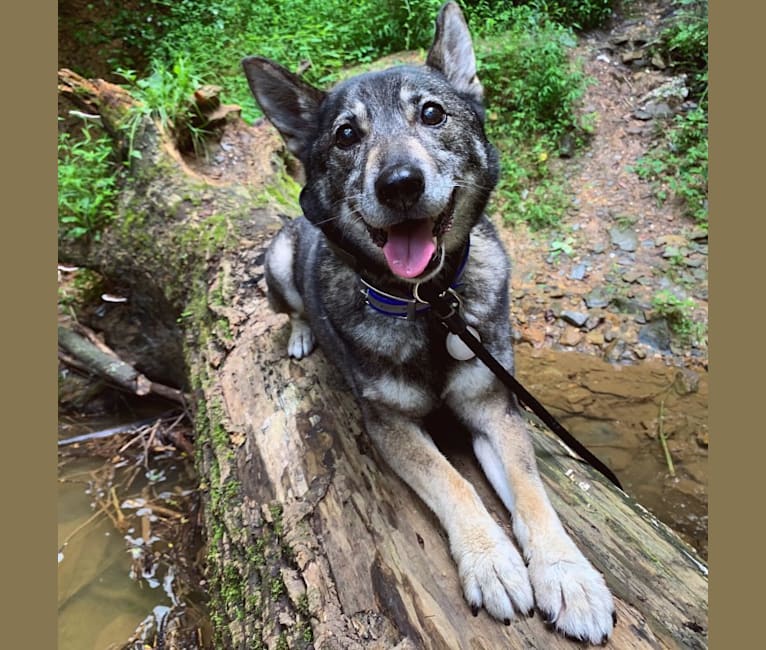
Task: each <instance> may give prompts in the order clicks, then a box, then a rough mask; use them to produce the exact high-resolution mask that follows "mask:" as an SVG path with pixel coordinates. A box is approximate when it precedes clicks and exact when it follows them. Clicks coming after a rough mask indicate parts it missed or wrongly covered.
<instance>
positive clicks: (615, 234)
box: [609, 226, 638, 253]
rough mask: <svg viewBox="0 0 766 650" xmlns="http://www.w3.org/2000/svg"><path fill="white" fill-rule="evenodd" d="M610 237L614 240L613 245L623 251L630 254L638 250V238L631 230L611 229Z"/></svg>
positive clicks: (615, 227) (616, 227)
mask: <svg viewBox="0 0 766 650" xmlns="http://www.w3.org/2000/svg"><path fill="white" fill-rule="evenodd" d="M609 236H610V237H611V239H612V244H614V245H615V246H617V247H618V248H619V249H620V250H622V251H625V252H628V253H630V252H633V251H635V250H636V249H637V248H638V236H637V235H636V233H635V231H634V230H632V229H630V228H619V227H618V226H614V227H613V228H610V229H609Z"/></svg>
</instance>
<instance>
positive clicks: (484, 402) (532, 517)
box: [450, 392, 615, 643]
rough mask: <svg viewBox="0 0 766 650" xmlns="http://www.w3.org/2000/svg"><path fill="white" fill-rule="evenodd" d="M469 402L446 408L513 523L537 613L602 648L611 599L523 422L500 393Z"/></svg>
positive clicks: (611, 623)
mask: <svg viewBox="0 0 766 650" xmlns="http://www.w3.org/2000/svg"><path fill="white" fill-rule="evenodd" d="M471 397H472V399H470V400H466V399H451V400H450V404H451V406H452V407H453V408H454V409H455V411H456V412H457V413H458V415H459V416H460V417H461V419H462V420H463V421H464V422H465V423H466V424H467V425H468V426H469V428H470V429H471V431H472V432H473V435H474V451H475V453H476V456H477V458H478V460H479V463H480V464H481V466H482V468H483V469H484V472H485V474H486V475H487V478H488V479H489V481H490V482H491V483H492V485H493V487H494V488H495V491H496V492H497V494H498V495H499V496H500V498H501V500H502V501H503V503H504V504H505V506H506V507H507V508H508V509H509V511H510V512H511V514H512V515H513V532H514V535H515V536H516V539H517V541H518V543H519V545H520V546H521V549H522V553H523V555H524V558H525V560H526V561H527V562H528V569H529V578H530V580H531V582H532V587H533V589H534V592H535V600H536V602H537V607H538V609H539V610H540V611H541V612H542V613H543V615H544V616H545V617H546V619H547V620H548V621H550V622H551V623H552V624H553V625H554V626H555V627H556V629H558V630H559V631H561V632H563V633H564V634H566V635H568V636H570V637H572V638H576V639H578V640H582V641H587V642H590V643H603V642H605V641H606V639H607V638H608V637H609V635H610V634H611V632H612V629H613V626H614V621H615V619H614V616H615V614H614V604H613V601H612V596H611V594H610V593H609V590H608V588H607V586H606V583H605V582H604V578H603V576H602V575H601V574H600V573H598V571H596V570H595V569H594V568H593V567H592V566H591V564H590V562H588V560H587V559H586V558H585V556H584V555H583V554H582V553H581V552H580V550H579V549H578V548H577V546H575V544H574V542H573V541H572V540H571V538H570V537H569V535H568V534H567V532H566V531H565V530H564V527H563V526H562V524H561V522H560V520H559V518H558V515H557V514H556V512H555V511H554V509H553V506H552V505H551V503H550V501H549V499H548V496H547V494H546V493H545V489H544V487H543V483H542V479H541V478H540V475H539V473H538V470H537V463H536V461H535V455H534V449H533V447H532V442H531V440H530V438H529V434H528V432H527V428H526V425H525V423H524V420H523V419H522V417H521V415H520V414H519V413H518V412H516V411H515V408H514V407H512V406H511V405H510V402H509V400H508V399H507V397H506V396H505V394H503V393H502V392H487V394H486V395H485V396H476V395H474V396H471Z"/></svg>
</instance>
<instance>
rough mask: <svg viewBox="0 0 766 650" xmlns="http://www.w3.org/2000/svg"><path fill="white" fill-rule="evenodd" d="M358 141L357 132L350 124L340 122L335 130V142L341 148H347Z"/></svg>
mask: <svg viewBox="0 0 766 650" xmlns="http://www.w3.org/2000/svg"><path fill="white" fill-rule="evenodd" d="M357 142H359V134H358V133H357V132H356V129H355V128H354V127H353V126H351V125H350V124H342V125H341V126H339V127H338V130H337V131H335V144H336V145H337V146H339V147H340V148H341V149H348V147H351V146H353V145H355V144H356V143H357Z"/></svg>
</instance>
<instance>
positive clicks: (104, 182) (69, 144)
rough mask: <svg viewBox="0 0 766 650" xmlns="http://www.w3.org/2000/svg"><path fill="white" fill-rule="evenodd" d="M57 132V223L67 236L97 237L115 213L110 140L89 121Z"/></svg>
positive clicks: (63, 234)
mask: <svg viewBox="0 0 766 650" xmlns="http://www.w3.org/2000/svg"><path fill="white" fill-rule="evenodd" d="M80 133H81V137H76V136H74V135H71V134H69V133H66V132H61V133H59V136H58V223H59V232H60V234H61V235H62V236H63V237H65V238H68V239H80V238H82V237H90V238H92V239H98V237H99V233H100V231H101V230H102V229H103V228H104V226H106V224H108V223H109V222H110V221H111V220H112V219H113V217H114V215H115V201H116V198H117V174H116V168H115V165H114V163H113V161H112V143H111V140H110V139H109V138H108V137H107V136H106V135H103V134H100V135H99V133H98V129H97V128H96V127H93V126H91V125H89V124H86V125H85V126H83V128H82V129H81V131H80Z"/></svg>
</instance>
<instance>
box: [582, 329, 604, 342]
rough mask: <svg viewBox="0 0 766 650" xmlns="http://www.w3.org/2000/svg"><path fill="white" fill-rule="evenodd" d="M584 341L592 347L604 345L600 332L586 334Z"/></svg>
mask: <svg viewBox="0 0 766 650" xmlns="http://www.w3.org/2000/svg"><path fill="white" fill-rule="evenodd" d="M585 340H586V341H588V343H590V344H592V345H604V342H605V340H604V335H603V334H602V333H601V332H598V331H594V332H588V333H587V334H586V335H585Z"/></svg>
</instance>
